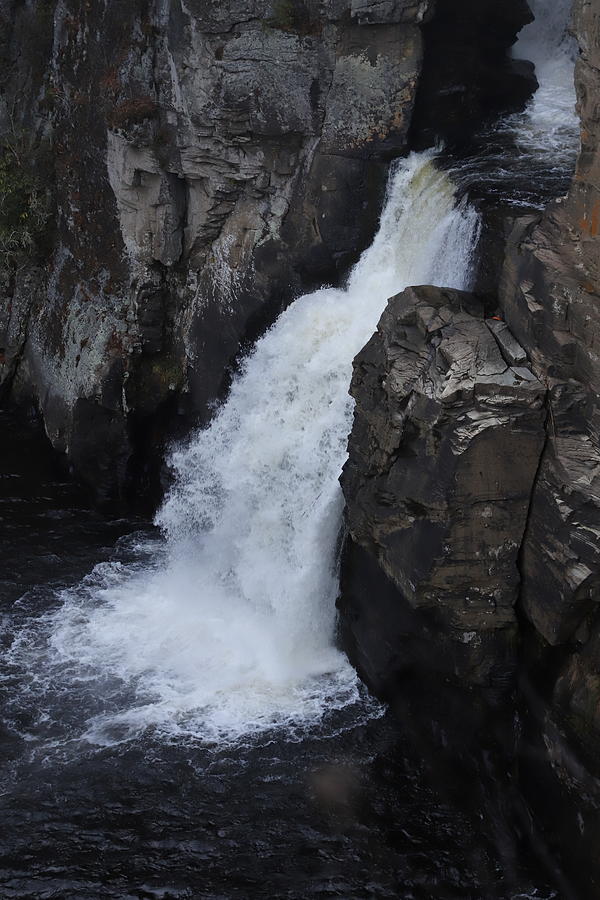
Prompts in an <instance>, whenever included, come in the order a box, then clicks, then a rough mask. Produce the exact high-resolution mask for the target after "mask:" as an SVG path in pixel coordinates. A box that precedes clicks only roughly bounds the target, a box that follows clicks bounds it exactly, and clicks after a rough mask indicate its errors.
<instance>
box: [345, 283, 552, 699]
mask: <svg viewBox="0 0 600 900" xmlns="http://www.w3.org/2000/svg"><path fill="white" fill-rule="evenodd" d="M498 331H499V335H497V334H496V332H498ZM507 346H508V347H509V350H510V352H508V353H507V352H506V349H505V348H506V347H507ZM517 346H518V345H517V344H516V341H515V339H514V338H513V337H512V335H510V333H509V332H508V330H507V329H506V328H502V329H498V328H497V327H496V325H495V323H494V325H493V326H492V327H490V325H489V322H487V321H486V319H485V309H484V306H483V304H482V303H481V302H480V301H479V300H478V298H477V297H475V296H474V295H472V294H468V293H463V292H459V291H452V290H445V289H438V288H432V287H419V288H409V289H407V290H406V291H404V292H403V293H402V294H400V295H398V296H397V297H394V298H393V299H392V300H390V302H389V304H388V307H387V309H386V311H385V312H384V314H383V316H382V318H381V320H380V322H379V326H378V329H377V333H376V334H375V335H374V336H373V338H372V339H371V341H370V342H369V343H368V344H367V346H366V347H365V348H364V350H363V351H362V352H361V353H360V354H359V355H358V357H357V358H356V360H355V364H354V377H353V381H352V388H351V393H352V395H353V397H354V398H355V400H356V411H355V419H354V425H353V429H352V434H351V436H350V442H349V460H348V462H347V464H346V466H345V468H344V473H343V476H342V487H343V490H344V495H345V498H346V504H347V512H346V519H347V525H348V530H349V534H350V537H351V539H352V542H353V543H354V544H355V545H357V546H359V547H360V548H361V549H362V551H366V553H367V555H368V556H369V557H370V558H371V559H372V561H373V563H376V564H377V566H378V567H380V569H381V570H382V571H383V572H384V573H385V576H386V577H387V579H388V580H389V582H391V584H393V586H394V588H395V591H396V600H395V605H396V606H397V613H396V612H394V609H393V605H392V604H390V608H389V619H386V621H379V624H378V626H377V627H378V628H380V629H381V631H380V633H373V630H372V629H368V628H367V629H364V628H363V627H362V624H361V620H362V619H364V617H365V616H366V617H367V618H369V617H371V619H372V617H373V613H372V611H371V610H370V609H369V606H370V605H371V604H375V603H377V600H376V599H375V597H373V596H371V597H369V596H368V595H364V596H363V598H362V601H359V602H361V603H362V605H363V606H364V610H363V609H361V608H357V607H356V595H355V596H354V599H353V600H352V601H351V603H350V605H351V606H352V615H351V616H350V615H349V609H348V608H347V607H346V605H345V600H344V598H342V601H341V605H342V615H343V616H346V626H347V627H348V628H350V629H351V630H352V631H353V632H354V634H355V635H356V639H357V641H358V644H362V645H363V646H364V643H365V632H366V634H367V635H368V637H367V640H368V641H370V642H371V646H370V651H368V652H366V653H365V657H368V656H369V655H370V653H372V658H371V659H370V660H368V661H367V660H366V659H365V658H361V659H359V660H358V662H359V666H361V668H362V669H363V671H364V670H365V667H367V668H369V669H370V670H371V671H374V670H378V672H377V676H376V678H375V681H376V682H377V681H379V682H380V683H381V681H382V679H390V678H391V677H392V676H393V672H390V671H387V672H385V669H386V666H387V667H389V666H390V665H391V666H392V667H393V665H394V664H395V665H400V667H401V666H402V661H401V658H402V652H401V651H400V650H399V649H398V647H399V646H401V645H402V641H401V634H402V631H403V629H405V624H403V620H405V619H406V617H407V615H408V611H409V610H416V611H419V612H420V613H422V616H421V626H420V627H419V630H420V633H421V640H429V641H430V642H431V644H432V645H433V646H434V647H435V651H434V654H435V655H437V657H438V662H437V663H436V664H435V668H436V669H437V670H439V669H440V667H441V668H443V669H444V671H446V672H447V674H448V675H450V676H452V677H454V678H457V679H460V680H464V681H465V682H467V683H471V684H481V685H485V684H488V685H489V684H494V683H497V682H498V681H502V680H503V679H504V678H506V677H507V670H509V669H510V667H511V665H513V664H514V659H511V657H512V652H513V650H512V640H513V638H514V633H515V618H514V612H513V607H514V604H515V601H516V599H517V595H518V590H519V582H520V578H519V571H518V567H517V558H518V554H519V551H520V547H521V543H522V538H523V532H524V529H525V524H526V519H527V513H528V509H529V504H530V500H531V491H532V487H533V483H534V479H535V475H536V471H537V468H538V465H539V459H540V454H541V452H542V448H543V445H544V441H545V433H544V419H545V415H546V410H545V396H546V388H545V386H544V385H543V384H542V383H541V382H540V381H539V380H538V379H537V378H536V377H535V376H534V375H533V374H532V372H531V370H530V368H529V367H528V365H527V364H524V363H525V360H524V359H523V355H522V353H521V352H520V350H519V351H517ZM509 357H512V358H513V359H514V358H515V357H516V358H517V360H518V362H519V365H517V366H515V365H513V364H512V360H511V358H509ZM363 555H364V554H363ZM388 593H389V591H388ZM375 596H377V594H376V592H375ZM426 623H427V624H426ZM411 630H412V629H411ZM396 632H397V633H398V636H399V637H400V643H399V644H398V643H397V642H396V641H395V638H394V634H395V633H396ZM379 643H380V644H381V646H382V647H384V648H385V647H386V646H388V647H389V646H390V645H393V644H394V643H396V644H397V645H396V647H395V651H394V652H393V653H390V654H389V655H388V656H387V658H386V659H384V660H382V654H381V653H379V654H378V651H377V649H376V648H377V645H378V644H379ZM385 653H386V651H385V650H384V651H383V655H384V656H385ZM394 656H395V657H396V661H395V663H394V659H393V657H394ZM371 680H372V679H371Z"/></svg>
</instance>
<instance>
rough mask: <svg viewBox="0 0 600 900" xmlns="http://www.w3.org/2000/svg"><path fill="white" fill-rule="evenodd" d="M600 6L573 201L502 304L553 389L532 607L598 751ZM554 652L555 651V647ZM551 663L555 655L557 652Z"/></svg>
mask: <svg viewBox="0 0 600 900" xmlns="http://www.w3.org/2000/svg"><path fill="white" fill-rule="evenodd" d="M599 22H600V11H599V10H598V9H597V5H596V4H591V3H587V2H583V0H582V2H577V3H576V4H575V12H574V23H575V29H576V33H577V35H578V38H579V42H580V47H581V57H580V59H579V61H578V63H577V69H576V85H577V91H578V102H579V113H580V117H581V122H582V150H581V154H580V157H579V160H578V164H577V171H576V174H575V178H574V181H573V185H572V188H571V190H570V192H569V195H568V197H567V198H566V199H565V200H564V201H562V202H559V203H556V204H554V205H553V206H552V207H551V208H550V209H549V210H548V211H547V212H546V214H545V215H544V216H542V217H541V219H535V220H533V221H532V220H530V219H529V220H528V219H524V220H519V221H518V222H517V223H516V225H515V228H514V231H513V234H512V236H511V240H510V243H509V249H508V253H507V259H506V264H505V268H504V272H503V278H502V284H501V289H500V301H501V304H502V308H503V309H504V311H505V315H506V318H507V321H508V322H509V323H510V325H511V327H512V328H513V330H514V332H515V334H516V335H517V337H518V338H519V340H520V341H521V342H522V343H523V344H524V345H525V346H527V347H530V348H531V353H532V359H533V363H534V370H535V372H536V374H537V375H538V377H539V378H540V379H541V380H543V382H544V383H545V384H547V386H548V389H549V409H550V418H549V422H548V429H547V444H546V448H545V451H544V455H543V459H542V464H541V467H540V472H539V475H538V478H537V479H536V482H535V487H534V490H533V494H532V507H531V514H530V516H529V521H528V528H527V534H526V540H525V543H524V548H523V559H522V566H521V570H522V576H523V587H522V593H521V605H522V609H523V611H524V613H525V615H526V616H527V618H528V619H529V621H530V622H531V623H532V625H533V626H534V628H535V632H536V633H537V634H538V635H540V636H541V643H540V647H541V648H542V649H541V652H542V655H544V654H546V652H548V654H549V651H550V648H556V649H555V650H554V651H553V654H552V659H553V665H555V657H556V656H557V655H558V658H559V659H562V660H563V661H562V664H560V665H559V667H558V672H559V674H558V679H557V681H556V686H555V689H554V709H555V714H556V715H557V716H558V718H559V720H560V721H561V722H563V723H564V724H565V725H566V726H567V727H568V729H569V730H574V732H575V733H576V734H578V736H579V738H580V740H581V742H582V744H583V745H584V746H585V747H587V748H588V750H591V751H593V753H594V754H595V753H597V750H598V748H600V716H599V712H598V711H599V709H600V665H599V661H598V657H597V653H596V647H597V643H598V639H599V636H600V618H599V617H598V600H599V599H600V443H599V427H600V399H599V398H600V352H599V348H598V334H600V293H599V289H600V269H599V266H598V260H599V259H600V255H599V254H600V227H599V222H600V199H599V191H600V117H599V116H598V105H597V97H598V95H599V93H600V74H599V72H600V31H599V27H598V26H599ZM544 648H547V651H546V649H544ZM549 658H550V657H549Z"/></svg>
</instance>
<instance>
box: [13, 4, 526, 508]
mask: <svg viewBox="0 0 600 900" xmlns="http://www.w3.org/2000/svg"><path fill="white" fill-rule="evenodd" d="M469 2H470V0H469ZM463 3H467V0H460V2H459V3H458V7H457V9H461V8H462V4H463ZM496 7H497V4H496V2H495V0H482V2H480V3H479V4H478V13H477V22H478V27H480V28H481V29H483V30H486V31H487V32H489V28H488V25H489V23H490V22H491V21H495V20H496V18H497V13H495V12H494V10H495V9H496ZM524 9H525V7H524V5H523V4H521V3H516V4H515V7H514V9H511V10H509V11H508V12H507V13H506V14H503V21H504V22H505V23H509V24H507V27H506V28H505V29H504V30H503V31H502V34H501V36H500V38H499V40H496V41H495V46H496V47H497V49H498V54H497V56H498V58H500V57H501V56H502V55H504V58H505V57H506V50H507V47H508V45H509V44H510V42H511V40H512V36H514V34H515V33H516V31H517V30H518V28H519V27H520V25H522V24H523V21H524V16H525V18H526V17H527V13H526V12H525V13H524ZM434 11H435V4H434V3H433V0H298V2H296V0H294V2H292V0H235V2H230V3H222V2H220V0H210V2H206V0H186V2H183V0H152V2H145V0H135V2H124V0H109V2H107V3H104V4H96V3H94V4H90V3H85V2H83V0H36V2H33V0H27V2H17V0H0V44H1V45H2V48H3V51H4V52H3V61H2V84H1V87H0V132H2V134H3V136H4V143H3V145H2V148H0V149H2V154H3V155H2V164H3V165H4V161H8V162H9V163H10V164H11V165H12V166H13V169H14V168H15V165H14V164H13V163H14V162H15V160H14V158H13V155H12V154H11V152H10V150H9V151H8V152H7V146H8V145H10V146H11V147H13V149H14V145H15V142H16V143H17V144H18V145H19V154H18V155H17V158H16V168H17V169H19V171H25V170H32V171H38V169H39V167H38V166H37V163H36V165H35V166H33V165H32V160H33V157H34V156H35V157H36V158H37V155H40V156H44V157H45V158H47V161H48V160H49V163H50V165H49V169H47V170H44V172H45V173H46V174H45V175H44V177H41V176H40V179H39V180H40V185H41V186H40V185H38V187H37V188H36V190H38V192H39V190H42V192H44V191H45V192H46V193H48V191H47V188H48V185H49V181H50V180H51V181H52V187H53V190H52V197H47V198H46V199H47V200H48V201H49V203H50V207H51V208H50V210H49V213H48V215H47V216H45V217H44V216H39V217H38V218H39V222H38V225H40V228H39V229H38V231H40V234H38V235H37V237H38V238H39V240H37V239H36V241H35V242H32V240H30V238H31V235H29V234H22V235H21V238H22V240H21V245H22V246H21V249H23V247H25V246H26V247H28V248H30V249H29V250H28V251H27V253H26V254H23V253H21V255H20V256H19V259H18V264H17V265H16V266H15V264H14V262H13V263H11V264H10V265H8V266H7V267H6V271H7V275H6V277H5V278H4V280H3V282H2V291H3V293H2V301H1V303H0V306H1V307H2V314H1V319H0V325H1V327H2V332H1V334H0V385H1V387H2V390H3V396H4V397H7V396H8V397H10V398H11V399H12V400H13V401H14V402H16V403H18V404H21V405H24V404H30V405H32V406H33V407H35V408H37V409H38V410H39V412H40V414H41V417H42V419H43V422H44V424H45V427H46V431H47V433H48V435H49V437H50V439H51V441H52V443H53V445H54V446H55V447H56V449H57V450H58V451H60V452H62V453H64V454H65V455H66V457H67V458H68V460H69V461H70V463H71V465H72V466H73V468H74V469H75V471H76V473H77V474H78V475H79V476H80V477H81V478H83V479H84V480H85V481H87V482H88V483H89V484H90V485H91V486H92V487H93V489H94V491H95V492H96V495H97V496H98V498H99V499H107V498H114V497H119V496H122V495H123V491H124V489H125V488H126V486H127V485H128V484H129V488H130V490H136V491H138V490H141V489H143V488H145V487H146V488H147V487H148V485H147V484H146V483H145V482H144V479H146V481H147V479H148V478H150V475H149V474H148V472H147V469H148V466H149V464H150V462H151V461H152V459H154V462H156V461H157V460H158V459H160V455H161V449H162V443H164V441H165V440H166V439H167V438H168V436H169V435H173V434H174V433H176V432H177V429H178V428H179V427H181V428H182V429H186V428H189V427H190V425H191V424H193V423H198V422H202V421H205V420H206V419H207V418H208V417H209V416H210V414H211V410H212V408H213V405H214V402H215V400H216V399H218V398H219V397H220V396H221V395H222V393H223V391H224V389H225V388H226V386H227V380H228V377H229V376H228V370H229V367H230V366H231V364H232V362H233V361H234V360H235V358H236V356H237V354H238V353H239V351H240V345H242V348H243V347H244V346H246V345H247V342H248V341H250V340H251V339H252V338H253V337H254V336H255V335H256V334H257V333H258V332H259V331H260V330H261V329H262V328H264V326H265V325H266V324H267V323H268V322H270V321H271V320H272V318H273V317H274V316H275V315H276V313H277V312H278V311H279V310H280V309H281V308H282V306H283V305H284V304H285V303H287V302H288V301H289V300H290V299H291V298H292V297H293V296H294V295H295V294H298V293H301V292H302V291H304V290H306V289H307V288H312V287H314V286H316V285H320V284H322V283H326V282H330V283H331V282H335V281H337V280H338V279H339V278H340V276H341V275H342V274H343V273H344V272H346V271H347V269H348V267H349V265H350V264H351V263H352V262H353V261H354V260H355V259H356V258H357V255H358V254H359V252H360V251H361V249H362V248H363V247H364V246H365V245H366V244H367V243H368V242H369V240H370V238H371V235H372V233H373V231H374V228H375V227H376V221H377V214H378V211H379V208H380V202H381V196H382V192H383V188H384V182H385V173H386V164H387V161H388V160H389V159H390V158H391V157H393V156H394V155H397V154H398V153H401V152H403V151H405V150H406V149H407V135H408V132H409V128H410V125H411V118H412V111H413V107H414V103H415V95H416V90H417V85H418V80H419V75H420V72H421V65H422V58H423V39H422V28H423V26H424V24H425V23H426V22H427V21H428V20H429V19H430V17H431V15H433V14H434ZM461 15H462V14H461ZM461 54H462V55H464V53H463V51H461ZM476 55H477V58H478V59H479V58H480V57H481V54H479V53H478V54H476ZM486 65H487V62H486ZM493 65H494V63H492V66H493ZM427 102H428V99H427V96H425V95H422V103H423V104H424V105H427ZM13 169H11V168H10V166H8V169H7V172H8V177H9V179H10V178H13V176H14V172H13ZM40 171H41V169H40ZM47 172H49V173H50V175H51V179H50V178H49V176H48V175H47ZM13 180H14V179H13ZM15 184H16V182H15ZM13 193H15V195H16V194H18V193H19V192H18V191H16V190H15V191H14V192H13ZM21 194H23V192H21ZM24 196H25V198H26V199H28V198H32V197H35V196H37V194H36V191H35V190H33V189H32V191H31V192H29V191H26V192H25V194H24ZM52 198H53V199H52ZM52 204H53V205H52ZM29 206H31V204H29ZM29 206H28V205H27V203H25V208H24V214H25V216H26V218H27V217H28V216H29V214H30V212H31V210H30V208H29ZM19 221H20V220H19ZM41 226H43V227H41ZM7 227H8V228H9V231H10V228H11V225H10V223H8V224H7ZM1 230H2V229H1V228H0V231H1ZM42 231H43V234H41V232H42ZM11 234H12V232H11ZM19 234H20V232H19ZM0 237H2V235H0ZM9 237H10V235H9ZM1 243H2V241H0V244H1ZM33 243H35V246H36V249H35V252H33V251H32V250H31V247H32V246H33ZM24 255H26V256H28V257H29V258H28V259H26V260H25V259H24ZM32 257H33V258H32ZM2 258H4V256H3V257H2ZM178 423H179V424H178ZM155 470H156V466H155V467H154V469H153V470H152V471H154V472H155V474H156V471H155Z"/></svg>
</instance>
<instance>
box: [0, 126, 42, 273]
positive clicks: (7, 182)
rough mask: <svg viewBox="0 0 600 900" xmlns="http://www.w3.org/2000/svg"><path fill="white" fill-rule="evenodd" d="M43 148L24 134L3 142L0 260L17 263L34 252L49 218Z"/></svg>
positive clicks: (0, 165)
mask: <svg viewBox="0 0 600 900" xmlns="http://www.w3.org/2000/svg"><path fill="white" fill-rule="evenodd" d="M42 155H43V153H42V151H41V150H40V149H38V150H36V151H33V150H32V149H30V148H28V147H27V141H26V139H25V138H24V137H22V136H20V137H18V138H15V139H12V140H9V139H5V141H4V142H3V143H1V144H0V262H1V263H3V264H4V265H10V264H14V263H15V262H17V261H18V259H19V257H21V256H23V255H25V254H32V253H35V252H36V251H37V250H38V249H39V246H40V243H41V242H42V239H43V237H44V235H45V232H46V228H47V224H48V221H49V218H50V192H49V190H48V188H47V186H46V185H45V184H44V179H43V172H44V166H43V165H42V159H41V158H42Z"/></svg>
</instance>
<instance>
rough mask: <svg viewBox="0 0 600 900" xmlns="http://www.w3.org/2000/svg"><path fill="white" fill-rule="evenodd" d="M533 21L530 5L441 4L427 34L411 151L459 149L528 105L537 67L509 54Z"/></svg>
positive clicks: (517, 0) (470, 0)
mask: <svg viewBox="0 0 600 900" xmlns="http://www.w3.org/2000/svg"><path fill="white" fill-rule="evenodd" d="M532 18H533V17H532V14H531V11H530V9H529V6H528V5H527V2H526V0H514V2H511V3H498V2H497V0H464V2H461V3H456V0H437V3H436V6H435V15H434V16H433V17H431V19H430V20H429V22H428V23H427V24H426V25H425V27H424V29H423V33H424V43H425V60H424V65H423V72H422V78H421V82H420V85H419V92H418V96H417V106H416V111H415V117H414V121H413V138H412V139H413V146H418V147H427V146H432V145H433V144H435V143H436V141H437V142H440V141H443V142H444V143H446V144H457V145H460V144H462V143H465V142H468V140H469V138H470V137H471V136H472V135H473V133H474V132H475V131H476V130H477V129H478V128H479V127H480V125H481V122H482V120H483V121H485V120H486V119H488V120H492V119H494V118H495V117H496V116H497V115H498V114H499V113H500V112H505V111H506V110H507V109H514V110H518V109H522V108H523V107H524V106H525V104H526V102H527V100H528V99H529V98H530V96H531V95H532V93H533V92H534V91H535V89H536V87H537V80H536V78H535V74H534V67H533V65H532V64H530V63H527V62H524V61H523V60H513V59H511V58H510V56H509V54H508V53H507V51H508V49H509V48H510V47H511V46H512V44H514V42H515V40H516V38H517V34H518V32H519V31H520V30H521V28H523V26H524V25H526V24H527V23H528V22H531V21H532Z"/></svg>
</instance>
